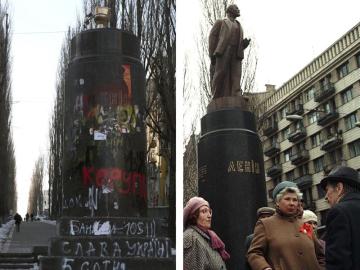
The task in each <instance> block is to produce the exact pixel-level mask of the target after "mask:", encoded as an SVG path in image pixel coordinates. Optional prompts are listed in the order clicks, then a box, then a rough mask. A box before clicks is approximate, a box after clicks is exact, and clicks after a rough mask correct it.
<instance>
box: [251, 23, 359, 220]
mask: <svg viewBox="0 0 360 270" xmlns="http://www.w3.org/2000/svg"><path fill="white" fill-rule="evenodd" d="M258 109H259V116H260V121H259V122H260V123H262V124H261V126H260V134H261V137H262V141H263V150H264V162H265V173H266V187H267V190H268V202H269V205H272V204H273V201H272V198H271V193H272V190H273V188H274V187H275V186H276V185H277V184H278V183H279V182H281V181H284V180H290V181H294V182H296V183H297V184H298V186H299V187H300V189H301V190H302V192H303V194H304V202H305V207H306V208H307V209H311V210H313V211H314V212H315V213H316V214H317V215H318V217H319V220H321V224H324V219H325V218H326V212H327V210H328V209H329V205H328V204H327V203H326V201H325V198H324V197H325V192H324V191H323V190H322V188H321V187H320V185H319V183H320V181H321V179H322V178H323V176H324V175H326V174H328V173H329V172H330V170H331V169H332V168H333V167H334V166H336V165H339V164H342V165H347V166H350V167H353V168H355V169H357V170H360V23H358V24H357V25H356V26H354V27H353V28H352V29H350V30H349V31H348V32H347V33H346V34H345V35H343V36H342V37H341V38H339V39H338V40H337V41H336V42H335V43H333V44H332V45H331V46H330V47H328V48H327V49H326V50H325V51H324V52H323V53H321V54H320V55H319V56H318V57H317V58H315V59H314V60H313V61H312V62H311V63H310V64H308V65H307V66H306V67H304V68H303V69H302V70H301V71H299V72H298V73H297V74H296V75H295V76H293V77H292V78H291V79H290V80H289V81H287V82H286V83H285V84H284V85H282V86H281V87H280V88H278V89H276V90H275V91H272V93H271V95H269V96H268V98H266V99H265V100H264V101H262V102H261V104H260V105H259V106H258Z"/></svg>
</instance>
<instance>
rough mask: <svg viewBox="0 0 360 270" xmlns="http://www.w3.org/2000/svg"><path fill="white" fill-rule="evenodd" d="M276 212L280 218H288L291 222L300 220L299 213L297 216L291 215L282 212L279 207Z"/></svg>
mask: <svg viewBox="0 0 360 270" xmlns="http://www.w3.org/2000/svg"><path fill="white" fill-rule="evenodd" d="M275 211H276V213H277V214H278V215H279V216H280V217H283V218H286V219H287V220H289V221H295V220H296V219H298V214H299V213H298V211H297V212H296V213H295V214H290V215H289V214H285V213H284V212H282V211H281V210H280V208H279V207H278V206H276V207H275Z"/></svg>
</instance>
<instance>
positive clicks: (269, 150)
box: [264, 142, 280, 157]
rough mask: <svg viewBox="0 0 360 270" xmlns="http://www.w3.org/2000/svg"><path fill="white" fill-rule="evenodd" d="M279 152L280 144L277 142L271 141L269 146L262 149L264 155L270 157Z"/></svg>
mask: <svg viewBox="0 0 360 270" xmlns="http://www.w3.org/2000/svg"><path fill="white" fill-rule="evenodd" d="M279 152H280V144H279V143H278V142H276V143H272V144H271V145H270V146H269V147H266V148H265V149H264V155H265V156H267V157H271V156H273V155H275V154H276V153H279Z"/></svg>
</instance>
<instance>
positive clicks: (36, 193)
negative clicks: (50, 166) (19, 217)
mask: <svg viewBox="0 0 360 270" xmlns="http://www.w3.org/2000/svg"><path fill="white" fill-rule="evenodd" d="M43 178H44V157H42V156H40V157H39V158H38V159H37V160H36V162H35V167H34V170H33V174H32V177H31V184H30V190H29V200H28V207H27V211H28V213H32V214H34V215H38V214H43Z"/></svg>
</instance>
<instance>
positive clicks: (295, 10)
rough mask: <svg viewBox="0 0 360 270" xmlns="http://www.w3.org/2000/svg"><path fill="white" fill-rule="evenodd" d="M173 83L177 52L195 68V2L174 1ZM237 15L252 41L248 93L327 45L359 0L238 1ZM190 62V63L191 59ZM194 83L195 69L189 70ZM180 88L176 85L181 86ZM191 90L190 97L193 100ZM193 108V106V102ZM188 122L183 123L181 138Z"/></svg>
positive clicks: (356, 18)
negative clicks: (254, 63) (253, 68)
mask: <svg viewBox="0 0 360 270" xmlns="http://www.w3.org/2000/svg"><path fill="white" fill-rule="evenodd" d="M178 3H179V5H178V10H177V26H178V31H177V41H180V42H179V43H178V48H177V49H178V54H177V63H178V66H177V67H178V72H177V74H178V75H177V79H178V86H180V87H182V81H181V78H182V67H183V66H184V64H183V63H184V62H183V56H184V54H185V53H187V54H188V55H189V56H188V57H189V58H190V69H191V68H194V67H196V65H197V63H196V50H197V49H196V46H195V39H196V38H197V35H198V34H197V31H198V25H199V18H201V16H202V14H201V10H200V8H199V6H200V1H191V0H182V1H178ZM235 3H237V5H238V6H239V8H240V14H241V15H240V17H239V18H238V19H239V21H240V22H241V24H242V27H243V29H244V35H245V37H250V38H251V39H252V42H254V43H255V47H256V54H257V58H258V67H257V73H256V85H255V89H254V91H265V84H274V85H276V87H277V88H278V87H280V86H281V85H282V84H284V83H285V82H286V81H287V80H289V79H290V78H291V77H292V76H294V75H295V74H296V73H297V72H299V71H300V70H301V69H302V68H303V67H305V66H306V65H307V64H309V63H310V62H311V61H312V60H313V59H314V58H315V57H316V56H318V55H319V54H321V53H322V52H323V51H324V50H326V49H327V48H328V47H329V46H330V45H331V44H332V43H334V42H335V41H336V40H337V39H339V38H340V37H341V36H342V35H343V34H345V33H346V32H347V31H348V30H350V29H351V28H352V27H353V26H355V25H356V24H357V23H359V22H360V15H359V10H360V1H359V0H343V1H337V0H316V1H314V0H291V1H289V0H266V1H263V0H243V1H235ZM191 60H193V62H191ZM191 73H192V74H191V75H192V78H193V80H194V81H195V83H196V82H197V80H198V79H197V76H198V75H197V73H196V70H195V71H194V70H193V71H192V72H191ZM181 89H182V88H181ZM197 92H199V90H196V91H194V95H192V101H193V102H194V100H196V99H197ZM193 107H197V106H196V103H194V106H193ZM188 123H191V121H189V120H188V119H185V121H184V128H185V130H184V136H187V135H188V131H189V130H190V127H189V126H187V124H188Z"/></svg>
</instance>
